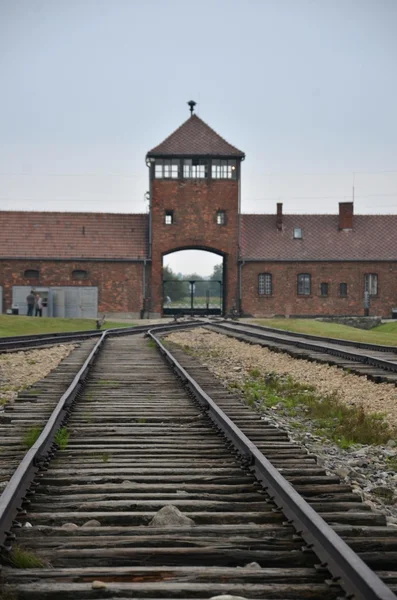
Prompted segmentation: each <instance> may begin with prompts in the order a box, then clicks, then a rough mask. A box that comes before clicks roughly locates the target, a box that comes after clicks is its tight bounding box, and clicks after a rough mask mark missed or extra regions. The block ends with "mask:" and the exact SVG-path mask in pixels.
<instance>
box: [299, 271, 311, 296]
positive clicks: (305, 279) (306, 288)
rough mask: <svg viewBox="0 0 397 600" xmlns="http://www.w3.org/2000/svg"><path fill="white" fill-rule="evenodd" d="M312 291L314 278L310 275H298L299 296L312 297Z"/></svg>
mask: <svg viewBox="0 0 397 600" xmlns="http://www.w3.org/2000/svg"><path fill="white" fill-rule="evenodd" d="M311 291H312V278H311V275H309V274H308V273H300V274H299V275H298V295H299V296H310V294H311Z"/></svg>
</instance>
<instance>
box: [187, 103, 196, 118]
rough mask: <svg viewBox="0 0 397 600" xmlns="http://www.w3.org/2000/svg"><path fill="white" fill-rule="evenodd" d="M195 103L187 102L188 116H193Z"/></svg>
mask: <svg viewBox="0 0 397 600" xmlns="http://www.w3.org/2000/svg"><path fill="white" fill-rule="evenodd" d="M196 104H197V102H195V101H194V100H189V102H188V105H189V106H190V109H189V110H190V114H191V115H193V113H194V107H195V106H196Z"/></svg>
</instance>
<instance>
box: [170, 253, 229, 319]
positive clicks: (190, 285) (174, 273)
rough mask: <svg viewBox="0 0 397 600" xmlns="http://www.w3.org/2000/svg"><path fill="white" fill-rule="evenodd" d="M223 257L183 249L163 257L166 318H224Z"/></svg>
mask: <svg viewBox="0 0 397 600" xmlns="http://www.w3.org/2000/svg"><path fill="white" fill-rule="evenodd" d="M224 263H225V258H224V256H223V255H222V254H220V253H217V252H213V251H210V250H198V249H182V250H176V251H173V252H169V253H167V254H164V256H163V314H164V315H181V314H195V315H222V314H223V313H224V306H225V286H224V279H225V278H224V267H225V264H224Z"/></svg>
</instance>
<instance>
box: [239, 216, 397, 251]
mask: <svg viewBox="0 0 397 600" xmlns="http://www.w3.org/2000/svg"><path fill="white" fill-rule="evenodd" d="M338 223H339V217H338V215H283V228H282V230H281V231H280V230H278V229H277V227H276V215H241V236H242V240H241V250H242V256H243V258H244V259H245V260H248V259H254V260H255V259H256V260H259V259H260V260H300V261H305V260H371V261H373V260H397V215H354V217H353V229H352V230H351V231H347V230H346V231H343V230H342V231H340V230H339V229H338ZM295 227H300V228H301V229H302V234H303V235H302V239H294V238H293V233H294V228H295Z"/></svg>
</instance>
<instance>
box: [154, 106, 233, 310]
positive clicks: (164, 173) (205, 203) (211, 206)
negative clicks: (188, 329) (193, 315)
mask: <svg viewBox="0 0 397 600" xmlns="http://www.w3.org/2000/svg"><path fill="white" fill-rule="evenodd" d="M192 108H193V107H192ZM243 159H244V153H243V152H241V151H240V150H238V149H237V148H235V147H234V146H232V145H231V144H229V143H228V142H226V140H224V139H223V138H222V137H221V136H219V135H218V134H217V133H216V132H215V131H214V130H213V129H211V128H210V127H209V126H208V125H207V124H206V123H204V121H202V120H201V119H200V118H199V117H198V116H197V115H195V114H193V112H192V115H191V117H190V118H189V119H188V120H187V121H186V122H185V123H183V125H181V127H179V129H177V130H176V131H175V132H174V133H172V134H171V135H170V136H169V137H168V138H167V139H166V140H164V142H162V143H161V144H159V145H158V146H156V147H155V148H153V149H152V150H150V152H148V153H147V156H146V164H147V165H148V167H149V179H150V225H149V244H150V258H151V263H152V268H151V284H150V285H151V311H152V312H154V313H159V314H161V313H163V296H164V290H163V281H162V262H163V256H164V255H165V254H168V253H170V252H174V251H176V250H178V249H180V248H185V249H187V248H190V249H209V250H211V251H213V252H216V253H218V254H220V255H221V256H223V259H224V260H223V265H224V287H223V310H224V311H225V312H229V311H231V310H232V308H233V307H235V308H238V304H239V300H238V299H239V284H238V259H239V256H238V252H239V213H240V172H241V168H240V167H241V161H242V160H243Z"/></svg>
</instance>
